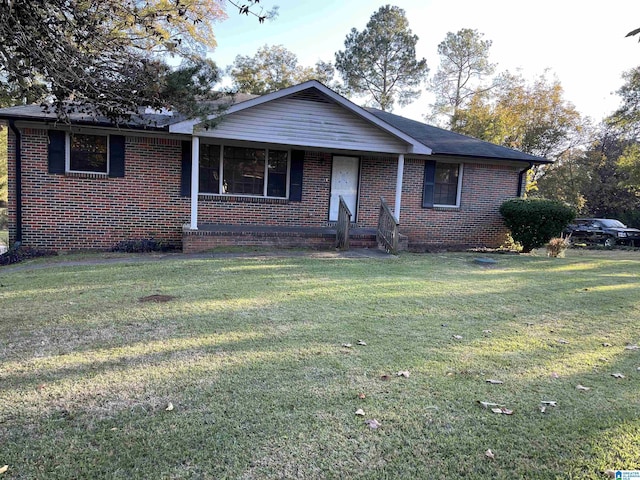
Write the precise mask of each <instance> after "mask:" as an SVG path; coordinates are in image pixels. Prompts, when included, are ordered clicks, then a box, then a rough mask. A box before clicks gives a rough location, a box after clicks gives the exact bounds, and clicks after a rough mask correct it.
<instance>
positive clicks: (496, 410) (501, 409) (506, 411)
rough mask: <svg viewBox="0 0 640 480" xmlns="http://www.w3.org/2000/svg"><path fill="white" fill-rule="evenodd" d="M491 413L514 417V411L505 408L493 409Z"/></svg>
mask: <svg viewBox="0 0 640 480" xmlns="http://www.w3.org/2000/svg"><path fill="white" fill-rule="evenodd" d="M491 411H492V412H493V413H502V414H504V415H513V410H509V409H508V408H505V407H501V408H492V409H491Z"/></svg>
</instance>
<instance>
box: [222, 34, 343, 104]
mask: <svg viewBox="0 0 640 480" xmlns="http://www.w3.org/2000/svg"><path fill="white" fill-rule="evenodd" d="M227 73H228V74H229V75H230V76H231V79H232V82H233V88H234V89H235V90H238V91H240V92H245V93H253V94H255V95H264V94H265V93H270V92H275V91H277V90H280V89H282V88H286V87H290V86H292V85H296V84H298V83H302V82H305V81H307V80H312V79H315V80H318V81H320V82H322V83H324V84H329V83H330V82H331V81H332V79H333V76H334V68H333V66H332V65H331V64H330V63H325V62H322V61H318V62H317V63H316V65H315V67H304V66H302V65H299V64H298V57H297V56H296V54H295V53H293V52H291V51H289V50H287V49H286V48H285V47H284V46H282V45H273V46H267V45H264V46H263V47H261V48H259V49H258V51H257V52H256V54H255V55H254V56H252V57H250V56H246V55H238V56H236V58H235V61H234V62H233V64H232V65H230V66H229V67H228V68H227Z"/></svg>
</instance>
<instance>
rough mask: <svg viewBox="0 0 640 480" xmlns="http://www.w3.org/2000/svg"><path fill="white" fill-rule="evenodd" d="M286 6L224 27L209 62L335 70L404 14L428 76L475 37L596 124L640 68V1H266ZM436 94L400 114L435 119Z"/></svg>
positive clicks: (497, 58)
mask: <svg viewBox="0 0 640 480" xmlns="http://www.w3.org/2000/svg"><path fill="white" fill-rule="evenodd" d="M261 3H262V4H264V6H265V7H266V8H269V7H271V6H273V5H279V6H280V15H279V17H278V18H277V20H275V21H273V22H266V23H265V24H263V25H259V24H258V22H257V21H256V20H255V19H254V18H246V17H244V16H242V17H241V16H239V15H237V14H236V12H235V11H234V10H232V9H231V8H233V7H231V8H230V9H229V10H228V13H229V18H228V19H227V20H226V21H224V22H221V23H220V24H218V25H217V26H216V30H215V31H216V36H217V40H218V47H217V48H216V50H215V51H214V52H213V54H212V55H211V57H212V58H213V59H214V60H215V61H216V62H217V63H218V65H219V66H221V67H225V66H227V65H229V64H231V63H232V62H233V60H234V58H235V56H236V55H238V54H240V55H254V54H255V52H256V50H257V49H258V48H259V47H261V46H262V45H265V44H268V45H278V44H281V45H284V46H285V47H286V48H287V49H289V50H291V51H292V52H294V53H295V54H296V55H297V56H298V59H299V61H300V63H301V64H303V65H309V66H310V65H313V64H315V62H316V61H317V60H324V61H331V62H333V61H334V54H335V52H336V51H338V50H341V49H342V48H343V47H344V39H345V37H346V35H347V33H348V32H349V31H350V29H351V28H353V27H355V28H356V29H358V30H362V29H363V28H364V27H365V25H366V23H367V21H368V20H369V18H370V17H371V15H372V14H373V13H374V12H375V11H376V10H377V9H378V8H379V7H380V6H382V5H386V4H391V5H396V6H398V7H400V8H403V9H404V10H405V11H406V14H407V18H408V19H409V26H410V28H411V29H412V31H413V33H415V34H417V35H418V37H419V41H418V45H417V53H418V55H419V56H420V57H425V58H426V59H427V64H428V65H429V68H430V75H431V74H433V73H434V72H435V71H436V69H437V67H438V55H437V46H438V43H440V42H441V41H442V40H443V39H444V37H445V35H446V33H447V32H449V31H452V32H457V31H458V30H459V29H461V28H475V29H477V30H478V31H480V32H482V33H484V34H485V38H486V39H490V40H492V41H493V46H492V48H491V60H492V62H494V63H497V64H498V70H506V69H509V70H511V71H515V70H516V69H521V70H522V73H523V74H524V75H525V76H526V77H527V78H533V77H534V76H537V75H539V74H541V73H543V71H544V70H545V69H547V68H548V69H549V70H550V73H551V74H552V75H555V76H556V77H557V78H558V79H559V80H560V82H561V83H562V86H563V87H564V89H565V98H566V99H567V100H569V101H571V102H572V103H574V105H575V106H576V107H577V108H578V110H579V111H580V112H581V113H582V114H585V115H589V116H591V117H592V118H594V119H595V120H601V119H602V117H603V116H605V115H607V114H609V113H610V112H611V111H612V110H614V109H615V108H616V107H617V106H618V104H619V99H618V97H617V96H616V95H615V94H614V93H613V92H614V91H615V90H617V89H618V88H619V87H620V85H621V84H622V79H621V74H622V72H623V71H625V70H628V69H630V68H633V67H635V66H638V65H640V44H639V43H638V41H637V39H633V38H624V36H625V34H626V33H627V32H628V31H630V30H632V29H634V28H637V27H640V1H638V0H609V1H606V2H605V1H603V0H536V1H535V2H533V1H527V2H525V1H522V0H520V1H518V0H483V1H479V0H396V1H377V0H324V1H318V2H316V1H299V0H262V2H261ZM431 101H432V100H431V98H430V96H429V94H427V93H424V94H423V95H422V96H421V97H420V98H419V99H418V100H416V101H415V102H414V103H413V104H411V105H410V106H408V107H405V108H403V109H400V108H396V110H395V111H394V113H398V114H401V115H404V116H407V117H410V118H414V119H416V120H423V118H422V115H423V114H424V113H426V112H427V111H428V110H429V104H430V103H431Z"/></svg>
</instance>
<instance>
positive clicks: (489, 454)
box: [484, 448, 496, 460]
mask: <svg viewBox="0 0 640 480" xmlns="http://www.w3.org/2000/svg"><path fill="white" fill-rule="evenodd" d="M484 454H485V456H487V457H489V458H490V459H491V460H495V459H496V455H495V454H494V453H493V452H492V451H491V449H490V448H489V449H487V451H486V452H484Z"/></svg>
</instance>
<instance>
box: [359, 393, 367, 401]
mask: <svg viewBox="0 0 640 480" xmlns="http://www.w3.org/2000/svg"><path fill="white" fill-rule="evenodd" d="M358 398H359V399H360V400H364V399H365V398H367V396H366V395H365V394H364V393H361V394H359V395H358Z"/></svg>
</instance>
